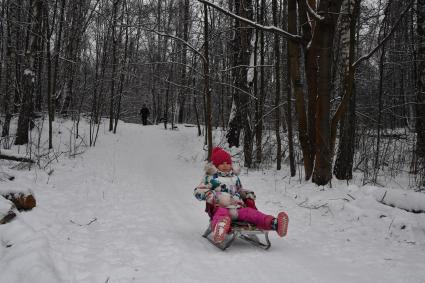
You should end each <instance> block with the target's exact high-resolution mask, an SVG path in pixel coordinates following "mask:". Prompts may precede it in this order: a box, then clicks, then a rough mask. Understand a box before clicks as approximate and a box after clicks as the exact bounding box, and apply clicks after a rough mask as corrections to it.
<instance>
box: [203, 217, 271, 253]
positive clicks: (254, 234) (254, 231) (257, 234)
mask: <svg viewBox="0 0 425 283" xmlns="http://www.w3.org/2000/svg"><path fill="white" fill-rule="evenodd" d="M212 236H213V230H212V229H211V224H209V225H208V228H207V230H205V232H204V234H203V235H202V237H204V238H206V239H207V240H208V241H210V242H211V243H212V244H213V245H214V246H216V247H217V248H219V249H221V250H223V251H224V250H226V249H227V248H228V247H230V246H231V245H232V244H233V242H234V241H235V240H236V238H239V239H242V240H244V241H246V242H248V243H250V244H252V245H254V246H257V247H259V248H262V249H264V250H267V249H269V248H270V247H271V243H270V240H269V233H268V231H264V230H261V229H258V228H257V227H256V226H255V225H252V224H250V223H247V222H239V221H234V222H232V226H231V228H230V231H229V233H228V234H227V237H226V239H225V240H224V241H223V242H222V243H216V242H214V241H213V239H212ZM262 237H264V240H263V241H262V240H260V238H262Z"/></svg>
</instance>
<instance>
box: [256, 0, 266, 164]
mask: <svg viewBox="0 0 425 283" xmlns="http://www.w3.org/2000/svg"><path fill="white" fill-rule="evenodd" d="M260 11H261V14H260V20H259V22H260V24H263V25H264V23H265V17H266V1H265V0H261V9H260ZM259 34H260V92H259V97H257V100H256V101H255V121H256V127H255V141H256V155H255V156H256V163H257V164H259V163H261V162H262V159H263V151H262V145H263V109H264V97H265V87H266V83H265V79H264V77H265V74H264V72H265V68H264V64H265V58H264V57H265V42H264V31H260V32H259Z"/></svg>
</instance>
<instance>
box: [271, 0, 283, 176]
mask: <svg viewBox="0 0 425 283" xmlns="http://www.w3.org/2000/svg"><path fill="white" fill-rule="evenodd" d="M272 6H273V25H274V26H276V27H277V26H279V23H278V18H277V13H278V12H277V10H278V8H277V0H273V2H272ZM274 58H275V60H274V62H275V63H274V65H275V100H274V108H275V109H274V112H275V124H274V127H275V135H276V170H280V169H281V167H282V165H281V163H282V141H281V137H280V95H281V93H280V80H281V78H280V76H281V73H280V40H279V35H277V34H275V35H274Z"/></svg>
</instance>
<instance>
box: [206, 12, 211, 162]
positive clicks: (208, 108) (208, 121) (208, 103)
mask: <svg viewBox="0 0 425 283" xmlns="http://www.w3.org/2000/svg"><path fill="white" fill-rule="evenodd" d="M204 41H205V44H204V88H205V89H204V93H205V99H206V112H205V115H206V121H205V124H206V127H207V145H208V161H211V152H212V117H211V115H212V113H211V88H210V59H209V31H208V6H207V5H205V4H204Z"/></svg>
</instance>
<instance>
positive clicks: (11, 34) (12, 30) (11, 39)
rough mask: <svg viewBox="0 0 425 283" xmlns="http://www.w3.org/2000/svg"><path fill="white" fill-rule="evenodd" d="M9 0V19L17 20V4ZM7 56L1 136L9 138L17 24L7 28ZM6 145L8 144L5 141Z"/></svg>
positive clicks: (13, 93)
mask: <svg viewBox="0 0 425 283" xmlns="http://www.w3.org/2000/svg"><path fill="white" fill-rule="evenodd" d="M11 2H12V1H11V0H9V1H7V3H6V6H7V13H6V14H7V19H8V20H9V21H10V22H16V21H17V8H18V7H17V6H16V5H13V4H12V3H11ZM6 33H7V34H6V58H5V61H4V63H5V72H4V73H5V81H7V82H8V83H7V84H6V87H5V93H4V98H3V109H2V110H3V111H4V115H5V119H4V122H3V129H2V133H1V136H2V137H4V138H7V137H8V136H9V130H10V121H11V119H12V113H13V105H12V102H13V101H14V100H15V93H16V84H17V82H16V72H15V63H16V60H17V59H16V47H17V35H18V29H17V28H16V25H7V30H6ZM5 146H8V145H7V143H5Z"/></svg>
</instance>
